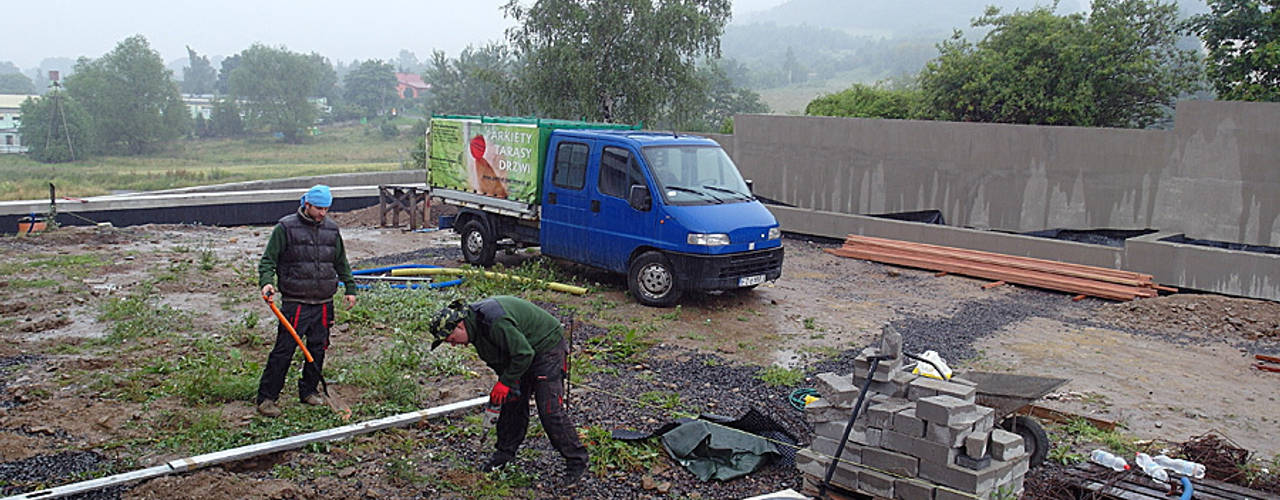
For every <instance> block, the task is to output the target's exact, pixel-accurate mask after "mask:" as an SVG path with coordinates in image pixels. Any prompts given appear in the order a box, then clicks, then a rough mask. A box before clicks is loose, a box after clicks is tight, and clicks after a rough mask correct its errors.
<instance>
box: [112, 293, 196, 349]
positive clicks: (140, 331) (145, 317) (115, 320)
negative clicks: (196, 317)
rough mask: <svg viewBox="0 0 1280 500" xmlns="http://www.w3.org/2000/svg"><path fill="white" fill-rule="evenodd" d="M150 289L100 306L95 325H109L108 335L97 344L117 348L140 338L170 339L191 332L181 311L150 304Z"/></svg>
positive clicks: (188, 323) (189, 318)
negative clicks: (104, 323)
mask: <svg viewBox="0 0 1280 500" xmlns="http://www.w3.org/2000/svg"><path fill="white" fill-rule="evenodd" d="M153 298H154V295H153V294H152V293H151V290H150V287H145V286H144V287H141V289H140V290H139V292H138V293H137V294H135V295H131V296H129V297H126V298H113V299H110V300H108V301H107V302H106V303H105V304H103V305H102V308H101V310H100V312H99V314H98V321H102V322H110V323H112V325H111V333H109V334H107V336H106V337H104V338H103V339H102V340H101V341H100V342H101V343H104V344H113V345H114V344H120V343H122V342H124V341H126V340H130V339H137V338H142V337H160V336H172V335H174V334H175V333H176V332H184V331H190V330H191V329H192V322H191V317H190V315H188V314H187V313H185V312H183V311H179V310H177V309H174V308H171V307H169V306H164V305H156V304H153V303H152V302H153Z"/></svg>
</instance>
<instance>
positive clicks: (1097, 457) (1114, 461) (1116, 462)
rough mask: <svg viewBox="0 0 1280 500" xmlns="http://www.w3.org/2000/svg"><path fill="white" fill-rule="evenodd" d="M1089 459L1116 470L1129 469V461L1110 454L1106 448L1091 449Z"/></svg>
mask: <svg viewBox="0 0 1280 500" xmlns="http://www.w3.org/2000/svg"><path fill="white" fill-rule="evenodd" d="M1089 461H1091V462H1093V463H1095V464H1098V465H1101V466H1103V467H1109V468H1111V470H1114V471H1116V472H1120V471H1126V470H1129V462H1125V461H1124V459H1123V458H1120V457H1117V456H1115V455H1112V454H1111V453H1109V452H1107V450H1093V451H1092V452H1090V453H1089Z"/></svg>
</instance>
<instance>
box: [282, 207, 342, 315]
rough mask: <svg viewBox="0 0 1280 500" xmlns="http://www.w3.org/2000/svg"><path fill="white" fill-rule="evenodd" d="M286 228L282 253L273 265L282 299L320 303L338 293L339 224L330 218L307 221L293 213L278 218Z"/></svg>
mask: <svg viewBox="0 0 1280 500" xmlns="http://www.w3.org/2000/svg"><path fill="white" fill-rule="evenodd" d="M280 225H281V226H283V227H284V229H285V235H286V238H285V245H284V251H282V252H281V253H280V261H279V263H277V264H276V275H277V276H279V283H280V293H282V294H284V298H285V300H294V301H298V302H303V303H308V304H320V303H324V302H329V301H331V300H333V294H334V292H337V291H338V271H337V270H335V269H334V268H333V261H334V259H335V258H336V257H337V253H338V225H337V224H335V223H334V222H333V221H331V220H329V219H325V220H323V221H321V222H320V223H314V222H309V221H307V220H305V219H303V218H302V217H301V216H299V215H298V214H297V213H296V212H295V213H293V214H290V215H286V216H284V217H282V218H281V219H280Z"/></svg>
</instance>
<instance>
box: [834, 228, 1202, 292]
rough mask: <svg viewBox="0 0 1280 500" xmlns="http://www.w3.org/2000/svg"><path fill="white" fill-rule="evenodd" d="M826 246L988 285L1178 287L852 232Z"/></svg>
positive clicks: (1097, 289) (1121, 288) (1147, 279)
mask: <svg viewBox="0 0 1280 500" xmlns="http://www.w3.org/2000/svg"><path fill="white" fill-rule="evenodd" d="M827 252H828V253H831V254H833V255H839V256H841V257H849V258H854V259H864V260H871V261H875V262H883V263H886V264H893V265H898V266H907V267H915V268H919V269H928V270H930V271H938V272H939V275H941V274H942V273H951V274H961V275H965V276H972V277H975V278H985V279H989V280H994V281H995V282H994V283H991V284H988V285H987V286H984V288H990V287H991V286H993V285H995V284H996V283H1000V284H1004V283H1014V284H1019V285H1026V286H1034V287H1037V288H1047V289H1051V290H1059V291H1063V292H1068V293H1072V294H1078V295H1087V296H1091V297H1099V298H1104V299H1111V300H1120V301H1126V300H1133V299H1136V298H1142V297H1155V296H1156V295H1158V294H1159V292H1160V291H1169V292H1176V291H1177V289H1174V288H1170V287H1165V286H1160V285H1158V284H1156V283H1155V282H1153V281H1152V276H1151V275H1149V274H1142V273H1135V272H1130V271H1122V270H1118V269H1109V268H1104V267H1095V266H1085V265H1081V264H1071V263H1066V262H1055V261H1051V260H1043V259H1033V258H1030V257H1019V256H1014V255H1005V254H998V253H992V252H983V251H979V250H967V249H963V248H954V247H946V246H940V245H928V244H924V243H914V242H910V241H902V240H891V239H885V238H873V237H870V236H858V235H853V234H851V235H849V236H848V237H847V238H846V239H845V242H844V246H842V247H840V248H837V249H828V250H827Z"/></svg>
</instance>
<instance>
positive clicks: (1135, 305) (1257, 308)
mask: <svg viewBox="0 0 1280 500" xmlns="http://www.w3.org/2000/svg"><path fill="white" fill-rule="evenodd" d="M1101 314H1102V315H1103V316H1104V317H1105V318H1107V319H1110V320H1112V321H1115V322H1116V323H1119V324H1127V325H1134V326H1141V327H1143V328H1149V329H1154V330H1164V331H1170V332H1177V333H1183V334H1190V335H1196V336H1204V337H1209V338H1214V339H1221V340H1224V341H1227V342H1229V343H1230V342H1235V341H1239V340H1249V341H1253V340H1261V339H1273V340H1275V339H1280V303H1276V302H1269V301H1265V300H1254V299H1242V298H1234V297H1224V296H1220V295H1201V294H1190V293H1180V294H1175V295H1169V296H1165V297H1156V298H1151V299H1143V300H1135V301H1133V302H1125V303H1121V304H1113V305H1109V306H1107V307H1104V308H1102V310H1101Z"/></svg>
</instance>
